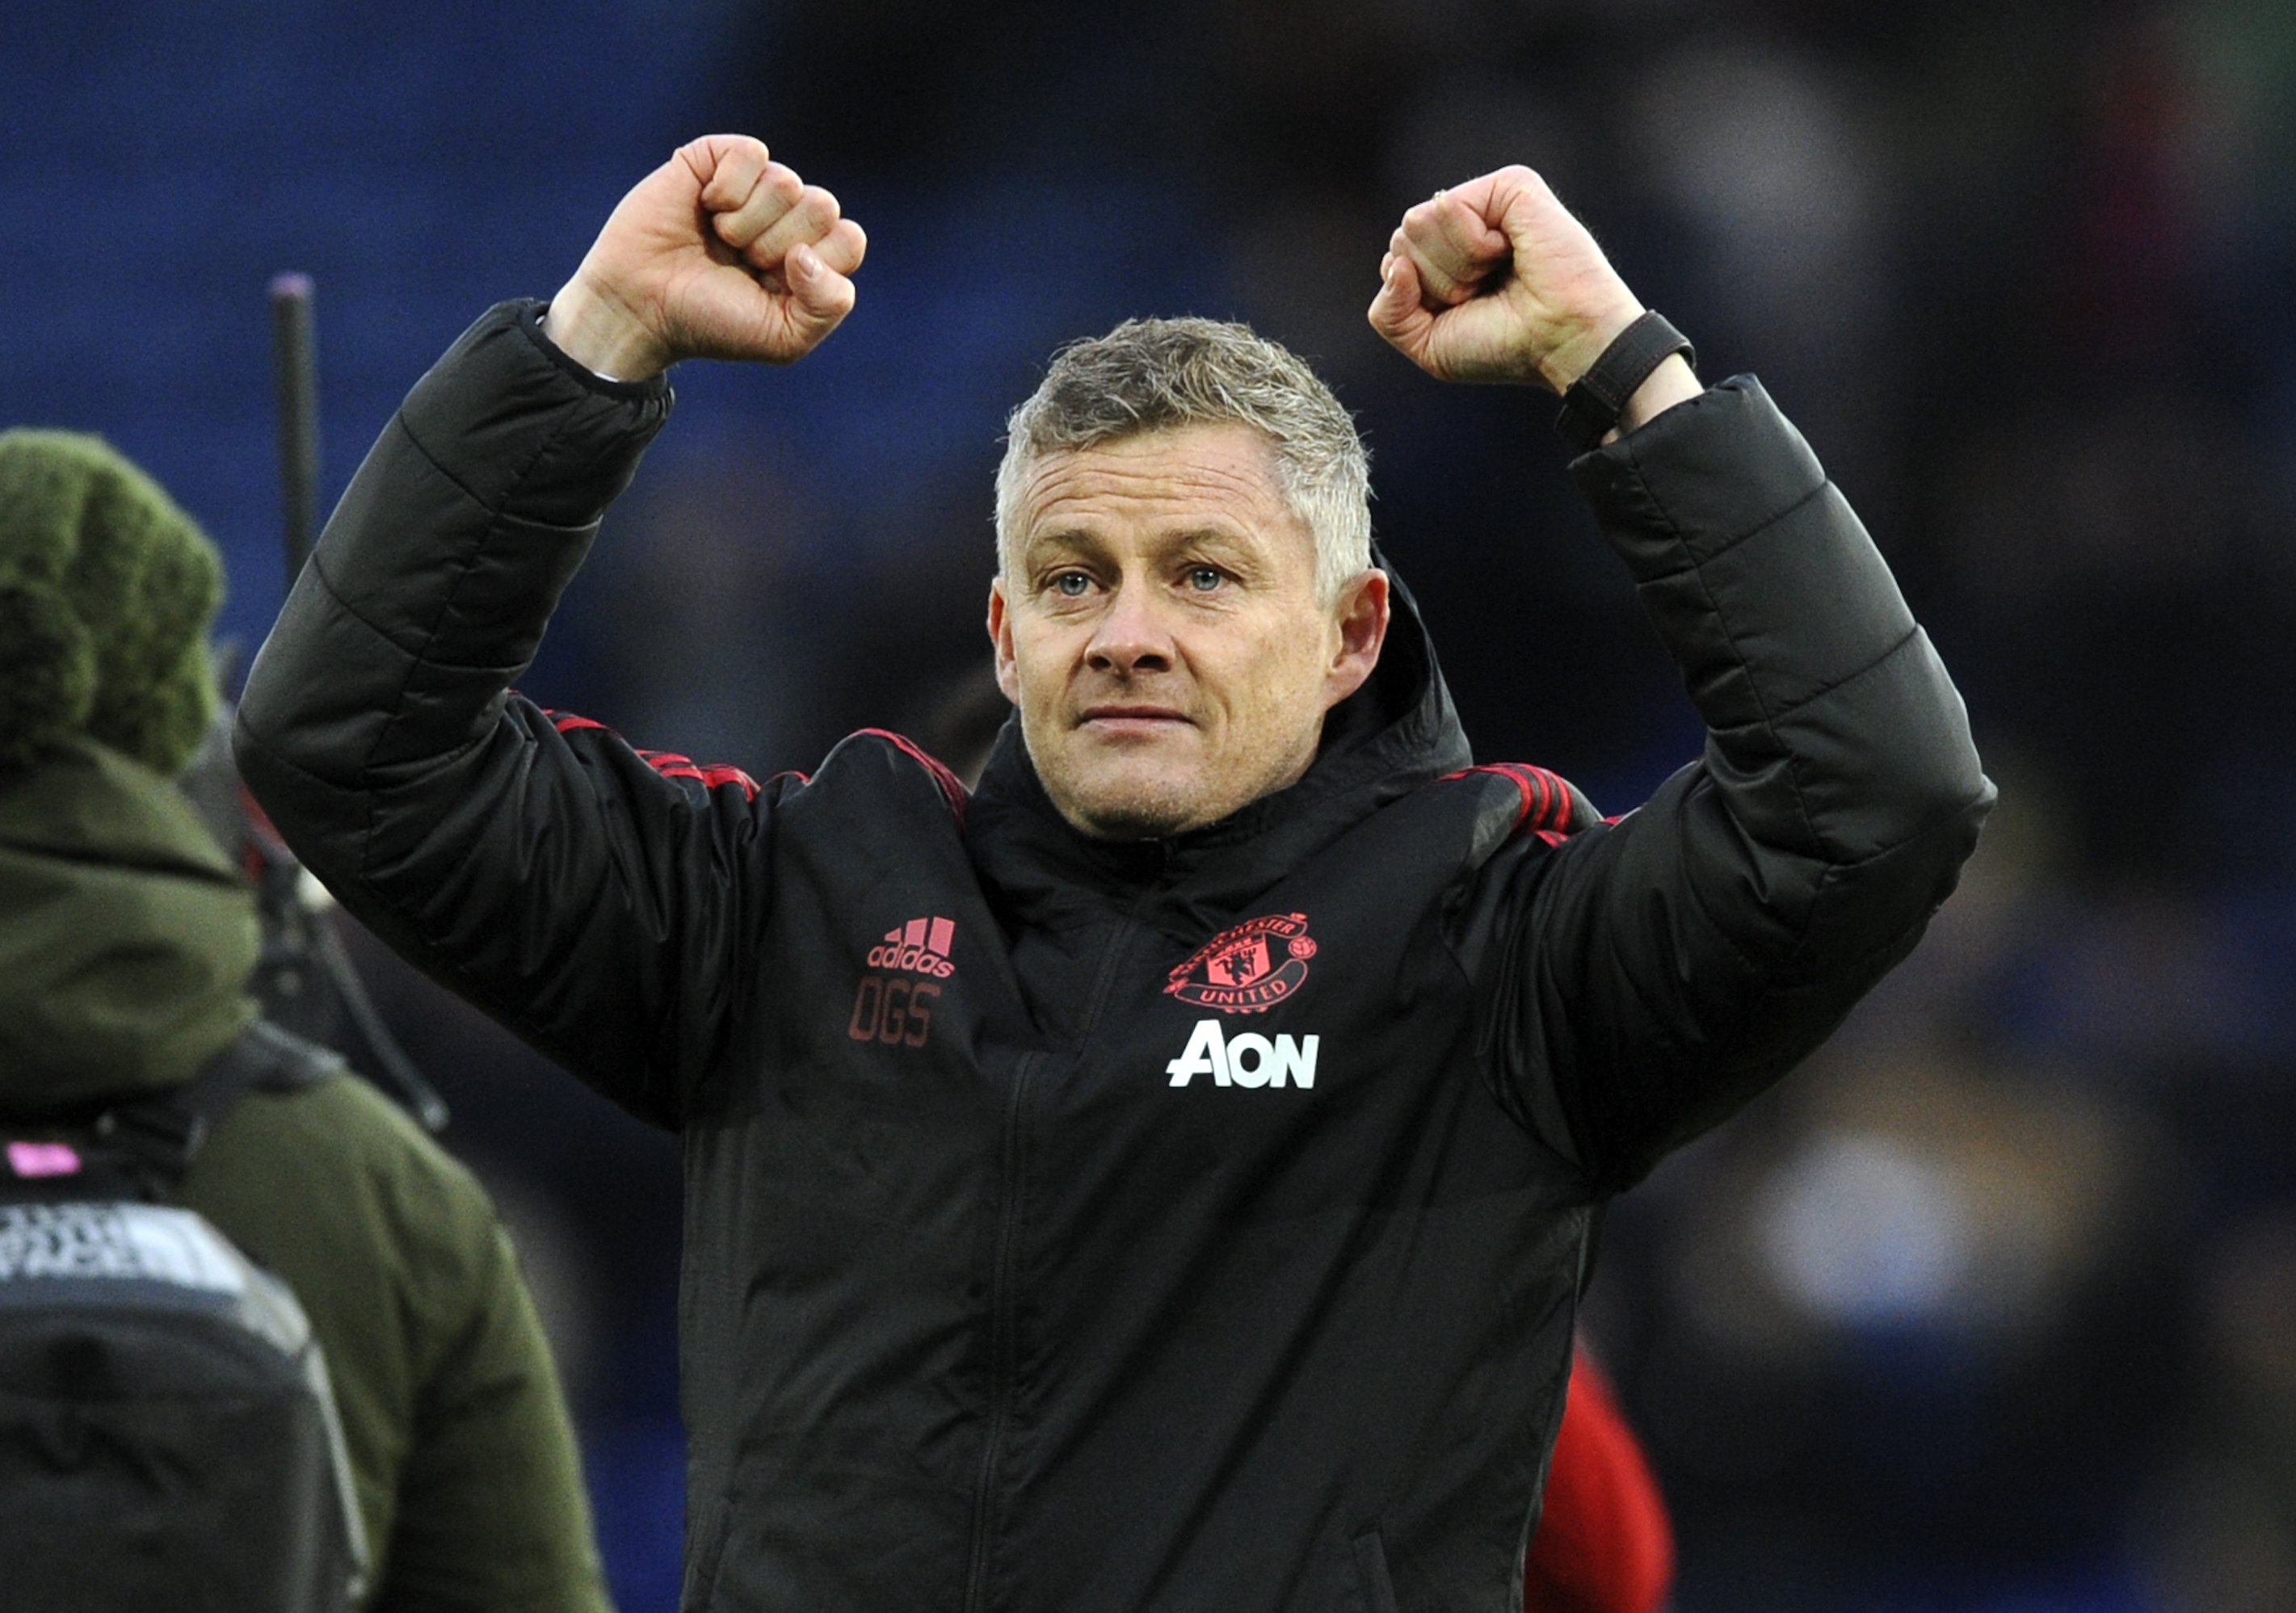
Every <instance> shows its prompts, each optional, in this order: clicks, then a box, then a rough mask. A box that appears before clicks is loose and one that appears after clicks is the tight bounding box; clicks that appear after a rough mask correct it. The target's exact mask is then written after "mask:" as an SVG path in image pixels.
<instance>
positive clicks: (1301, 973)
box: [1164, 913, 1316, 1014]
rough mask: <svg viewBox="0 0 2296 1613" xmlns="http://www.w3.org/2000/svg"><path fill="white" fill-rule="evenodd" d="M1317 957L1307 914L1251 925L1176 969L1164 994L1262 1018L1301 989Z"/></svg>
mask: <svg viewBox="0 0 2296 1613" xmlns="http://www.w3.org/2000/svg"><path fill="white" fill-rule="evenodd" d="M1315 955H1316V942H1315V938H1313V937H1311V936H1309V935H1308V915H1307V914H1306V913H1270V914H1269V915H1267V917H1265V918H1259V919H1247V920H1246V921H1244V922H1242V923H1241V924H1238V925H1237V926H1236V927H1235V928H1234V929H1223V930H1221V931H1220V932H1219V934H1218V935H1216V936H1214V937H1213V938H1211V939H1210V941H1208V942H1207V943H1205V944H1204V946H1202V947H1201V948H1200V949H1199V950H1198V951H1197V952H1196V953H1195V954H1194V955H1193V956H1192V957H1191V958H1189V960H1188V961H1187V962H1185V963H1183V964H1181V965H1180V966H1179V967H1178V968H1177V969H1175V970H1173V971H1172V974H1171V984H1169V985H1168V986H1167V987H1164V994H1165V995H1167V996H1173V997H1177V998H1179V999H1180V1001H1181V1002H1183V1003H1194V1004H1196V1005H1197V1006H1198V1007H1200V1008H1217V1009H1218V1010H1219V1011H1221V1012H1222V1013H1226V1014H1256V1013H1259V1012H1261V1011H1264V1010H1267V1009H1270V1008H1273V1007H1275V1004H1277V1003H1281V1002H1282V1001H1283V999H1284V998H1286V997H1288V996H1290V995H1292V993H1293V992H1295V991H1297V990H1299V989H1300V982H1301V981H1303V980H1305V979H1306V978H1308V959H1310V958H1312V957H1314V956H1315Z"/></svg>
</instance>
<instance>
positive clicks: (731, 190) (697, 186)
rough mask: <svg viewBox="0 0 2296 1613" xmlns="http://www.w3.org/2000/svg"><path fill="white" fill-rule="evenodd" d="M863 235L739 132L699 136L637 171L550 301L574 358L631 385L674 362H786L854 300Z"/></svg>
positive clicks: (823, 195)
mask: <svg viewBox="0 0 2296 1613" xmlns="http://www.w3.org/2000/svg"><path fill="white" fill-rule="evenodd" d="M867 247H868V238H867V237H866V236H865V235H863V234H862V233H861V226H860V225H857V224H855V223H854V222H853V221H852V220H851V219H849V218H846V217H840V214H839V211H838V207H837V198H836V197H834V196H832V195H831V194H830V193H829V192H827V191H824V190H823V189H822V188H821V187H820V186H818V185H810V184H806V183H805V182H804V181H803V180H801V179H799V177H798V176H797V175H796V174H795V172H793V171H792V170H791V168H788V167H787V166H786V165H784V164H783V163H778V162H775V161H774V160H771V158H770V157H769V156H768V155H767V151H766V148H765V144H764V143H763V142H761V141H758V140H754V139H752V138H750V136H749V135H703V136H702V137H701V139H699V140H693V141H689V142H687V143H685V144H684V145H682V146H680V147H678V149H677V150H676V151H675V152H674V153H672V154H671V157H670V159H669V160H668V162H665V163H663V164H662V165H661V167H660V168H656V169H655V170H654V171H653V172H652V173H651V174H649V175H647V176H645V177H644V179H642V180H640V181H639V182H638V184H637V185H636V187H635V189H633V190H632V191H631V192H630V193H629V194H628V195H627V196H625V197H623V198H622V201H621V205H620V206H619V207H617V208H616V209H614V211H613V216H612V217H610V218H608V219H607V220H606V227H605V228H604V229H603V230H601V231H599V232H598V239H597V240H596V241H595V242H593V243H592V244H591V247H590V250H589V254H588V255H587V256H586V257H585V258H583V259H582V266H581V267H579V268H578V269H576V270H575V271H574V277H573V278H572V279H571V280H570V281H568V282H566V283H565V285H563V286H562V287H561V288H560V289H559V291H558V295H557V296H555V297H553V298H552V299H551V300H550V312H549V315H548V316H547V318H546V320H545V323H544V327H543V328H544V330H545V332H546V333H547V334H548V335H549V337H550V339H551V340H553V341H554V342H556V343H557V344H558V346H559V347H560V348H562V349H563V350H564V351H565V352H566V354H567V355H568V356H570V357H571V358H573V359H574V360H575V361H576V362H578V363H579V364H586V365H587V366H588V367H589V368H591V369H592V370H594V371H596V372H598V373H600V374H603V375H611V376H614V377H616V378H617V379H619V380H623V381H639V380H643V379H644V378H645V377H647V376H650V375H654V374H657V373H660V372H661V371H663V370H666V369H668V367H669V366H670V365H671V364H675V363H676V362H677V361H678V360H679V359H681V358H737V359H751V360H756V361H758V362H761V363H765V364H790V363H793V362H794V361H796V360H798V359H800V358H802V357H804V356H806V355H807V354H808V353H810V352H812V351H813V349H814V348H816V347H818V346H819V345H820V344H821V342H822V340H823V339H824V338H825V337H826V336H827V335H828V334H829V333H830V332H832V331H833V330H835V329H836V328H837V326H838V323H839V322H840V321H841V320H843V319H844V317H845V315H847V314H849V313H850V312H851V311H852V309H853V282H852V281H851V280H850V279H849V275H851V274H852V273H853V272H854V271H855V270H856V269H857V268H859V267H860V266H861V257H862V254H863V252H864V251H865V250H867Z"/></svg>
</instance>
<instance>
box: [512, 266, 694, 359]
mask: <svg viewBox="0 0 2296 1613" xmlns="http://www.w3.org/2000/svg"><path fill="white" fill-rule="evenodd" d="M542 333H543V335H545V336H546V337H548V338H549V339H550V342H551V345H553V347H555V348H557V349H558V350H559V351H560V352H562V353H563V354H565V355H566V356H567V357H569V358H570V359H572V360H573V361H574V362H575V363H576V364H580V365H581V366H582V367H583V368H584V369H586V370H588V371H589V372H590V373H592V374H594V375H597V376H601V377H603V378H604V379H607V380H610V381H650V380H652V378H653V377H654V376H656V375H659V374H660V373H662V372H663V371H664V370H666V369H668V368H669V361H670V354H669V352H668V349H667V348H664V347H663V346H662V344H661V343H660V341H658V340H655V339H654V336H653V333H652V332H650V331H648V330H647V329H646V328H645V326H644V323H642V322H640V321H639V320H638V319H637V318H636V317H635V315H632V314H631V313H630V312H629V311H628V310H627V308H625V307H622V305H621V304H619V302H616V301H615V300H614V299H611V297H607V296H605V295H603V294H602V293H600V292H597V291H593V290H592V289H591V288H590V287H589V286H588V285H587V284H586V283H585V282H584V281H583V279H582V277H581V275H579V274H577V275H575V277H574V278H573V279H571V280H570V281H568V282H566V283H565V284H564V285H563V286H561V287H560V288H559V290H558V295H557V296H555V297H553V298H552V299H550V306H549V307H548V308H547V309H546V310H545V313H544V315H543V320H542Z"/></svg>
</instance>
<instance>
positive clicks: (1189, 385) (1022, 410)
mask: <svg viewBox="0 0 2296 1613" xmlns="http://www.w3.org/2000/svg"><path fill="white" fill-rule="evenodd" d="M1230 423H1235V424H1241V425H1246V426H1250V427H1251V428H1252V429H1253V430H1257V431H1259V433H1260V434H1261V435H1262V436H1264V437H1265V438H1267V444H1268V447H1269V450H1270V455H1271V458H1272V459H1273V461H1274V463H1275V484H1276V487H1277V488H1278V489H1279V490H1280V491H1281V492H1282V493H1283V497H1284V500H1285V502H1286V503H1287V504H1290V505H1291V506H1292V512H1293V513H1294V514H1296V515H1298V516H1299V518H1300V520H1301V521H1302V522H1303V523H1305V524H1306V526H1307V528H1308V533H1309V534H1310V535H1311V536H1313V537H1314V539H1315V544H1316V592H1317V594H1319V595H1320V596H1321V597H1322V598H1323V600H1324V602H1326V603H1329V602H1332V601H1333V600H1336V599H1337V598H1338V597H1339V594H1340V590H1341V587H1342V586H1344V585H1346V583H1347V581H1348V579H1349V578H1350V577H1354V576H1355V575H1356V574H1357V572H1359V571H1361V570H1362V569H1364V568H1365V567H1366V566H1368V565H1370V564H1371V456H1370V455H1369V454H1367V453H1366V452H1365V449H1364V445H1363V438H1360V437H1359V436H1357V434H1356V424H1355V421H1354V420H1353V419H1352V418H1351V417H1350V416H1349V413H1348V412H1347V410H1345V409H1344V408H1342V407H1341V406H1340V400H1339V399H1338V398H1337V397H1333V395H1332V389H1330V388H1329V387H1327V386H1325V385H1324V383H1323V382H1322V381H1320V380H1318V379H1317V378H1316V373H1315V372H1314V371H1313V370H1310V369H1309V368H1308V366H1307V364H1304V363H1303V362H1301V360H1300V357H1299V356H1297V355H1296V354H1294V353H1292V351H1291V350H1290V349H1289V348H1284V347H1283V346H1281V345H1279V344H1278V343H1275V342H1273V341H1270V340H1267V338H1266V337H1264V336H1261V335H1259V334H1257V333H1256V332H1253V331H1252V330H1251V327H1250V326H1248V325H1242V324H1236V323H1230V322H1228V321H1225V320H1218V319H1193V318H1191V319H1128V320H1126V321H1125V322H1124V323H1122V324H1120V325H1119V326H1117V327H1116V328H1115V329H1114V330H1112V331H1111V332H1109V333H1108V334H1107V335H1105V336H1095V337H1087V338H1086V339H1085V340H1081V341H1075V342H1071V343H1070V344H1069V345H1068V346H1067V347H1065V348H1062V349H1061V350H1060V351H1059V352H1058V353H1056V354H1054V356H1053V362H1052V364H1051V366H1050V367H1049V368H1048V369H1047V370H1046V372H1045V379H1044V381H1043V383H1042V384H1040V385H1039V386H1038V387H1037V389H1036V391H1035V392H1033V393H1032V394H1030V395H1029V398H1028V400H1027V401H1026V402H1024V403H1022V404H1021V406H1020V407H1018V408H1016V409H1014V410H1013V413H1012V414H1011V415H1010V417H1008V418H1007V419H1006V421H1005V459H1004V463H1001V464H1000V465H998V466H997V467H996V557H997V569H998V570H999V571H1000V572H1002V571H1005V570H1006V569H1010V566H1011V562H1012V561H1013V558H1014V555H1013V545H1014V544H1015V543H1016V542H1017V541H1018V538H1019V533H1020V524H1021V496H1022V490H1023V484H1024V483H1025V480H1026V479H1027V476H1028V472H1029V468H1030V467H1031V466H1032V465H1034V464H1035V463H1036V462H1037V460H1038V459H1039V458H1041V457H1042V456H1043V455H1045V454H1056V453H1060V452H1062V451H1064V450H1072V449H1077V448H1089V447H1094V446H1097V445H1099V444H1101V443H1105V442H1114V441H1117V440H1119V439H1120V438H1128V437H1135V436H1138V435H1139V434H1141V433H1142V432H1146V431H1160V430H1169V429H1171V428H1174V427H1178V426H1199V425H1226V424H1230Z"/></svg>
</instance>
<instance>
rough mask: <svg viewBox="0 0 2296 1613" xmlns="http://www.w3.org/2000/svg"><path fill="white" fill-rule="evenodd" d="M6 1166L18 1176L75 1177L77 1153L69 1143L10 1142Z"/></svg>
mask: <svg viewBox="0 0 2296 1613" xmlns="http://www.w3.org/2000/svg"><path fill="white" fill-rule="evenodd" d="M8 1165H9V1168H11V1169H12V1170H13V1171H14V1172H15V1173H16V1174H17V1175H19V1176H26V1177H30V1176H77V1175H79V1153H78V1150H76V1149H74V1148H73V1147H72V1146H71V1144H70V1143H69V1142H11V1143H10V1144H9V1145H8Z"/></svg>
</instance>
